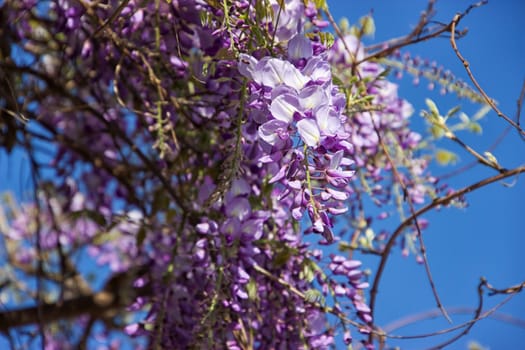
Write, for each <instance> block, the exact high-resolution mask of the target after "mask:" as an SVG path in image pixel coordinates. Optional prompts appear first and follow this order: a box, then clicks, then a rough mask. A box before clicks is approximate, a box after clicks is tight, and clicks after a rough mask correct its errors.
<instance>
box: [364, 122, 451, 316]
mask: <svg viewBox="0 0 525 350" xmlns="http://www.w3.org/2000/svg"><path fill="white" fill-rule="evenodd" d="M372 123H373V124H374V129H375V131H376V134H377V137H378V140H379V144H380V145H381V148H382V149H383V152H385V156H386V158H387V160H388V162H389V163H390V166H391V167H392V173H393V175H394V178H395V179H396V181H397V182H398V183H399V185H400V186H401V188H402V189H403V197H404V198H405V199H406V201H407V202H408V206H409V209H410V214H411V215H412V216H414V214H415V208H414V203H413V202H412V199H411V198H410V196H409V195H408V188H407V186H406V185H405V183H404V181H403V178H402V177H401V175H400V174H399V171H398V170H397V167H396V165H395V163H394V161H393V159H392V157H391V156H390V153H389V152H388V149H387V148H386V145H385V143H384V142H383V137H382V136H381V133H380V132H379V130H378V128H377V126H376V125H375V123H374V120H373V119H372ZM414 225H415V227H416V230H417V237H418V240H419V246H420V250H421V255H422V257H423V264H424V266H425V271H426V274H427V277H428V281H429V283H430V288H431V289H432V294H433V295H434V299H435V300H436V304H437V307H438V308H439V309H440V310H441V312H442V313H443V316H444V317H445V318H446V319H447V321H448V322H449V323H452V320H451V319H450V317H449V315H448V314H447V310H445V308H444V307H443V304H442V303H441V299H440V297H439V294H438V292H437V288H436V285H435V283H434V279H433V278H432V272H431V271H430V264H429V263H428V258H427V253H426V252H427V249H426V247H425V242H424V241H423V233H422V232H421V227H420V226H419V222H418V220H417V217H415V218H414Z"/></svg>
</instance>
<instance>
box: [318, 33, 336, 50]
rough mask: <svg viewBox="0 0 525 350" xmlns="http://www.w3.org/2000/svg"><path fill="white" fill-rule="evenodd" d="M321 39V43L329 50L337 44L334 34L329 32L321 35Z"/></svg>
mask: <svg viewBox="0 0 525 350" xmlns="http://www.w3.org/2000/svg"><path fill="white" fill-rule="evenodd" d="M319 39H321V43H322V44H323V45H324V46H326V47H328V48H330V47H332V45H333V44H334V42H335V39H334V36H333V34H332V33H328V32H321V33H319Z"/></svg>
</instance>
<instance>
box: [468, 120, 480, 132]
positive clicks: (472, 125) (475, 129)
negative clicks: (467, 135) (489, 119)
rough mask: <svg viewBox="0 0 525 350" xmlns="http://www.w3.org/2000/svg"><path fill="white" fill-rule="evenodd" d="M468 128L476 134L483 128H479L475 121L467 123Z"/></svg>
mask: <svg viewBox="0 0 525 350" xmlns="http://www.w3.org/2000/svg"><path fill="white" fill-rule="evenodd" d="M468 128H469V130H470V131H472V132H473V133H476V134H481V133H482V132H483V129H482V128H481V125H480V124H479V123H477V122H470V123H469V124H468Z"/></svg>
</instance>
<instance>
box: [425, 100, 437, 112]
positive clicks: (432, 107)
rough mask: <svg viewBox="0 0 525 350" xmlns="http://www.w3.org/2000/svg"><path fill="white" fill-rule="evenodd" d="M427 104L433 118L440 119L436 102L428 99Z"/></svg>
mask: <svg viewBox="0 0 525 350" xmlns="http://www.w3.org/2000/svg"><path fill="white" fill-rule="evenodd" d="M425 103H426V105H427V107H428V109H429V110H430V113H432V116H434V117H439V109H438V108H437V106H436V104H435V103H434V101H432V100H431V99H429V98H427V99H425Z"/></svg>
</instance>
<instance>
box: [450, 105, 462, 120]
mask: <svg viewBox="0 0 525 350" xmlns="http://www.w3.org/2000/svg"><path fill="white" fill-rule="evenodd" d="M460 110H461V106H455V107H452V108H451V109H449V110H448V112H447V117H452V116H454V115H455V114H456V113H458V112H459V111H460Z"/></svg>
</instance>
